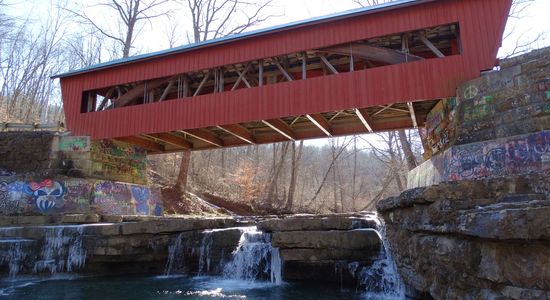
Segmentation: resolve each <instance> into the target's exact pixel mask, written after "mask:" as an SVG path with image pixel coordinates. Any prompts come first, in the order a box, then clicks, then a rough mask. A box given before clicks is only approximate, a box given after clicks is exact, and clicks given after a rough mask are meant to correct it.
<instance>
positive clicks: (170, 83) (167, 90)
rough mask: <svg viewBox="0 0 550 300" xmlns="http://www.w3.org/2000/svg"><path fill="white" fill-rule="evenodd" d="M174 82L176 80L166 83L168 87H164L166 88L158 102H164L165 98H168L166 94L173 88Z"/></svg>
mask: <svg viewBox="0 0 550 300" xmlns="http://www.w3.org/2000/svg"><path fill="white" fill-rule="evenodd" d="M175 82H176V80H170V82H168V85H167V86H166V88H165V89H164V92H163V93H162V95H161V96H160V99H159V102H162V101H164V100H165V99H166V97H168V94H169V93H170V90H171V89H172V87H173V86H174V83H175Z"/></svg>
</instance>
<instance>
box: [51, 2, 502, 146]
mask: <svg viewBox="0 0 550 300" xmlns="http://www.w3.org/2000/svg"><path fill="white" fill-rule="evenodd" d="M511 2H512V0H483V1H479V0H439V1H436V2H426V3H421V4H418V5H414V6H409V7H404V8H397V9H393V10H389V11H384V12H380V13H376V14H369V15H364V16H355V17H349V18H345V19H341V20H337V21H331V22H326V23H322V24H314V25H308V26H303V27H300V28H295V29H286V30H283V31H280V32H274V33H269V34H266V35H263V36H257V37H250V38H247V39H243V40H238V41H233V42H229V43H226V44H222V45H217V46H211V47H207V48H202V49H198V50H193V51H188V52H184V53H177V54H171V55H167V56H163V57H158V58H152V59H149V60H144V61H137V62H132V63H127V64H124V65H120V66H114V67H110V68H106V69H101V70H96V71H90V72H87V73H83V74H79V75H74V76H69V77H63V78H62V79H61V85H62V92H63V101H64V107H65V115H66V121H67V126H68V128H69V129H70V130H71V131H72V132H73V133H74V134H77V135H91V136H92V138H113V137H121V136H132V135H138V134H143V133H156V132H167V131H173V130H179V129H190V128H201V127H206V126H213V125H223V124H235V123H240V122H247V121H253V120H263V119H273V118H279V117H285V116H296V115H302V114H306V113H318V112H327V111H337V110H341V109H349V108H355V107H370V106H375V105H382V104H391V103H397V102H406V101H418V100H426V99H438V98H444V97H451V96H454V94H455V89H456V87H457V86H458V84H459V83H460V82H462V81H464V80H468V79H472V78H474V77H476V76H478V75H479V72H480V71H482V70H486V69H490V68H492V67H493V65H494V62H495V56H496V53H497V50H498V48H499V46H500V43H501V39H502V31H503V30H504V25H505V23H506V18H507V14H508V12H509V9H510V6H511ZM454 22H458V23H459V26H460V35H461V46H462V52H461V54H460V55H456V56H449V57H445V58H439V59H431V60H425V61H417V62H413V63H407V64H400V65H392V66H387V67H381V68H374V69H368V70H363V71H356V72H351V73H344V74H339V75H333V76H325V77H317V78H312V79H307V80H303V81H294V82H288V83H281V84H277V85H267V86H262V87H255V88H251V89H241V90H237V91H233V92H226V93H220V94H210V95H204V96H198V97H191V98H185V99H182V100H176V101H166V102H160V103H152V104H145V105H137V106H129V107H123V108H118V109H112V110H107V111H100V112H93V113H80V104H81V97H82V92H83V91H85V90H90V89H97V88H102V87H107V86H113V85H116V84H122V83H128V82H135V81H139V80H145V79H153V78H159V77H165V76H171V75H175V74H180V73H185V72H189V71H197V70H202V69H207V68H213V67H217V66H220V65H226V64H232V63H240V62H244V61H250V60H255V59H261V58H266V57H273V56H278V55H283V54H287V53H292V52H299V51H302V50H308V49H317V48H323V47H328V46H331V45H337V44H343V43H346V42H350V41H356V40H362V39H368V38H373V37H378V36H384V35H389V34H393V33H399V32H406V31H412V30H417V29H421V28H427V27H433V26H437V25H442V24H449V23H454Z"/></svg>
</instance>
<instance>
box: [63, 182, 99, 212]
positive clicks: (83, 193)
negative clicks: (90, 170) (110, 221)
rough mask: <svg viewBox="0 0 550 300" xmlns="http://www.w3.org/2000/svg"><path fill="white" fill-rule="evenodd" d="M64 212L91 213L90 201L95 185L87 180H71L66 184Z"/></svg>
mask: <svg viewBox="0 0 550 300" xmlns="http://www.w3.org/2000/svg"><path fill="white" fill-rule="evenodd" d="M64 186H65V196H64V197H65V207H64V211H66V212H71V213H87V212H90V201H91V199H92V196H93V183H92V182H91V181H90V180H86V179H77V178H74V179H71V180H66V181H65V182H64Z"/></svg>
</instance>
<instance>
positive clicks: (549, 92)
mask: <svg viewBox="0 0 550 300" xmlns="http://www.w3.org/2000/svg"><path fill="white" fill-rule="evenodd" d="M546 100H550V91H546Z"/></svg>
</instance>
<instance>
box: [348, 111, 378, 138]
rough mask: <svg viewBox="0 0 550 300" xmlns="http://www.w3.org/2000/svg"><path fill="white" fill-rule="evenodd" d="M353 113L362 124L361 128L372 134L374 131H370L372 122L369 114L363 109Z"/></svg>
mask: <svg viewBox="0 0 550 300" xmlns="http://www.w3.org/2000/svg"><path fill="white" fill-rule="evenodd" d="M353 111H354V112H355V114H356V115H357V117H358V118H359V120H360V121H361V123H363V126H365V128H367V130H368V131H369V133H370V132H373V131H374V130H372V125H371V124H372V121H371V119H370V117H369V113H368V112H367V110H366V109H364V108H356V109H354V110H353Z"/></svg>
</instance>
